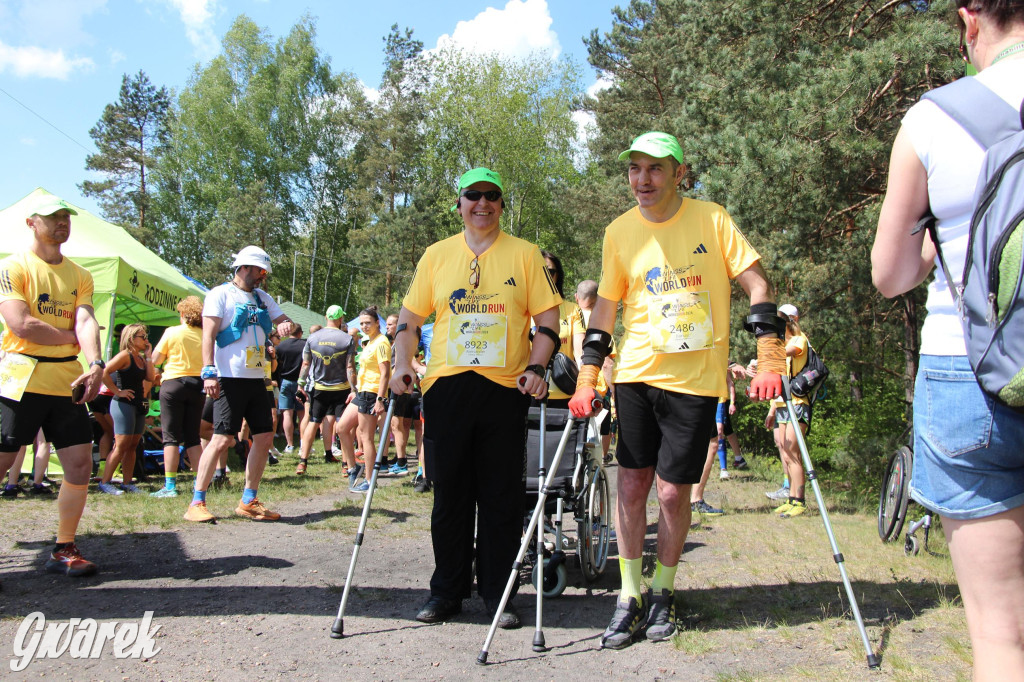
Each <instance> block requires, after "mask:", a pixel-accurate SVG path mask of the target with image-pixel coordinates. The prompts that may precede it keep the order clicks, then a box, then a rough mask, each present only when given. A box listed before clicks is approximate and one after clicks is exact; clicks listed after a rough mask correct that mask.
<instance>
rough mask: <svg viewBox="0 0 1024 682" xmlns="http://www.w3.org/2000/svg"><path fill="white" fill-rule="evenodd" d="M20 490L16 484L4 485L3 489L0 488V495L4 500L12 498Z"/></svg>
mask: <svg viewBox="0 0 1024 682" xmlns="http://www.w3.org/2000/svg"><path fill="white" fill-rule="evenodd" d="M20 492H21V488H19V487H18V486H16V485H8V486H5V487H4V489H3V490H0V497H2V498H3V499H5V500H13V499H14V498H16V497H17V496H18V493H20Z"/></svg>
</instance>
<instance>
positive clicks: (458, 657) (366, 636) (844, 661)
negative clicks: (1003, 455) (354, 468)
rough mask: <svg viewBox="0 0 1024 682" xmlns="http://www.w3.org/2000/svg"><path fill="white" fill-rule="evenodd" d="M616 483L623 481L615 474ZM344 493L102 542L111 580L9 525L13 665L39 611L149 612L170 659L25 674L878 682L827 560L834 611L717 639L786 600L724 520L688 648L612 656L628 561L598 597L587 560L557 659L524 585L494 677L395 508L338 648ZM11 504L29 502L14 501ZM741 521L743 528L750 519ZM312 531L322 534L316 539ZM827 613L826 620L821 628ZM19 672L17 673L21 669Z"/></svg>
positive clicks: (381, 517)
mask: <svg viewBox="0 0 1024 682" xmlns="http://www.w3.org/2000/svg"><path fill="white" fill-rule="evenodd" d="M611 472H612V474H613V475H614V468H613V469H612V470H611ZM736 485H740V484H739V483H737V484H736ZM750 485H755V484H754V483H751V484H750ZM756 485H757V486H758V487H760V486H761V484H760V483H757V484H756ZM612 487H613V490H614V485H613V486H612ZM733 490H736V489H735V488H734V489H733ZM734 494H735V493H734ZM336 497H337V495H324V496H319V497H316V498H312V499H306V500H300V501H296V502H292V503H289V504H285V505H280V506H278V507H276V508H277V509H278V510H279V511H281V512H282V513H283V514H284V515H285V518H284V519H283V520H282V521H281V522H279V523H273V524H258V523H252V522H245V521H240V520H228V521H225V522H221V523H219V524H218V525H216V526H209V525H201V526H187V527H179V528H174V529H171V530H167V531H162V530H154V531H151V532H142V533H134V534H119V535H112V536H94V537H92V538H89V539H88V546H89V549H90V551H89V553H88V556H90V557H95V558H96V559H97V561H99V562H101V565H102V571H101V572H100V573H99V574H98V575H96V576H94V577H90V578H84V579H79V580H69V579H66V578H63V577H59V576H53V575H48V574H45V573H43V572H41V571H40V570H39V567H40V565H41V563H42V561H43V557H44V556H45V553H46V552H47V551H48V550H49V546H50V545H49V543H50V541H51V537H52V536H51V535H50V533H52V527H51V526H52V521H50V520H49V519H50V518H52V516H49V515H48V520H47V522H45V523H41V524H38V529H36V530H32V528H33V526H31V525H29V524H24V523H22V524H16V526H15V527H16V529H17V530H16V532H17V534H18V537H17V540H18V542H17V543H13V542H12V538H11V536H10V533H11V532H12V529H11V527H10V526H9V527H7V528H6V529H0V540H2V541H3V546H4V547H11V546H12V544H13V545H14V547H13V549H11V550H9V551H7V552H6V553H5V556H3V557H2V560H0V561H2V563H0V580H2V583H3V591H2V592H0V615H2V620H0V651H3V652H4V658H9V657H10V656H11V653H12V644H13V642H14V639H15V632H16V630H17V628H18V626H19V625H20V623H21V619H22V618H23V617H24V616H25V615H26V614H28V613H30V612H33V611H42V612H43V613H44V614H45V615H46V617H47V618H48V619H50V620H55V621H60V620H64V621H67V619H69V618H90V617H91V618H95V619H97V620H99V619H104V620H106V619H114V620H132V621H136V622H137V621H138V619H140V618H141V616H142V614H143V612H144V611H147V610H151V611H154V612H155V615H154V624H155V625H159V626H160V631H159V634H158V636H157V639H156V641H157V644H158V646H160V647H161V651H160V652H159V653H158V654H157V655H156V656H154V657H152V658H150V659H148V660H115V659H114V658H113V656H112V655H111V654H110V648H109V647H107V649H106V650H105V652H104V656H103V658H102V659H101V660H74V659H71V658H70V657H68V656H66V655H65V656H64V657H62V658H60V659H57V660H37V661H34V662H32V663H31V664H30V665H29V667H28V669H27V670H26V671H25V672H24V673H20V674H16V675H15V676H14V677H15V678H22V677H24V678H27V677H33V678H40V677H41V678H44V679H57V678H70V679H74V680H91V679H104V680H143V679H145V680H200V679H209V680H220V679H225V680H228V679H230V680H238V679H258V680H259V679H315V680H328V679H360V680H370V679H374V680H385V679H465V678H471V679H524V678H529V679H587V678H595V679H600V678H611V679H622V678H636V679H663V678H664V679H672V678H676V679H681V678H684V677H685V678H686V679H688V680H703V679H718V680H721V679H786V678H790V679H791V678H792V677H794V675H795V676H797V677H804V678H806V677H810V678H812V679H821V678H829V679H864V678H865V677H867V676H869V672H868V671H867V669H866V667H865V666H864V663H863V661H864V657H863V651H862V650H861V651H858V649H857V647H858V646H859V644H858V640H857V639H856V637H855V630H854V629H853V624H852V621H849V620H836V621H828V620H821V619H820V615H821V614H820V612H821V611H822V610H828V609H832V611H833V613H837V612H841V611H842V606H841V605H840V604H839V602H838V594H837V585H838V574H837V572H836V571H835V567H834V564H832V563H831V561H828V562H823V564H822V565H823V566H824V568H823V569H821V575H820V577H819V578H818V581H816V582H814V583H813V584H814V585H815V586H816V587H815V588H814V589H815V590H816V591H814V592H811V593H809V597H808V600H809V602H815V600H817V602H819V603H808V604H806V605H804V606H802V607H801V609H802V611H801V612H800V614H802V615H800V616H799V617H798V618H795V619H791V620H790V621H789V625H788V626H787V627H785V628H774V627H760V628H759V627H749V626H748V627H736V628H719V629H717V630H716V631H715V632H714V633H708V632H706V631H704V630H703V629H702V628H701V625H700V621H701V618H702V616H701V615H700V614H701V613H702V612H706V611H707V609H708V608H710V607H711V606H712V603H713V602H720V603H724V602H728V601H729V600H733V599H739V600H746V601H749V602H750V603H751V604H753V607H752V611H751V612H750V613H749V615H748V614H747V613H745V614H744V615H743V620H744V621H746V620H748V619H749V621H750V622H751V623H753V624H754V625H756V623H758V622H764V623H768V622H769V621H772V620H773V615H772V613H773V612H772V611H771V608H770V606H769V605H770V603H771V602H772V600H775V599H777V598H778V597H779V595H780V594H783V593H785V591H786V589H787V586H786V585H784V584H783V585H781V586H779V585H759V584H758V580H757V578H756V576H755V577H749V576H743V575H736V576H730V575H729V571H730V568H729V567H730V565H731V564H732V563H733V562H734V561H735V559H736V555H735V552H736V549H735V548H734V547H731V546H730V545H729V543H728V542H726V541H725V540H726V535H725V534H724V533H723V529H722V528H721V527H720V526H718V525H708V524H702V525H699V526H698V527H696V528H695V529H694V531H693V532H692V533H691V536H690V538H689V541H688V542H687V547H686V552H685V554H684V564H683V567H682V568H681V570H680V578H679V579H677V580H678V581H679V582H677V584H680V585H683V584H685V583H686V581H687V576H686V573H687V572H688V571H689V570H690V568H688V567H696V566H701V567H704V568H709V569H712V570H713V571H720V572H721V582H720V584H718V585H713V584H708V583H706V582H704V583H702V588H701V589H699V590H694V591H693V592H692V593H691V594H688V595H687V596H686V597H685V599H686V601H687V608H686V609H684V611H685V612H686V613H684V614H682V617H683V619H684V622H685V624H686V625H687V626H688V628H689V630H688V632H686V633H684V636H683V637H681V638H680V640H679V641H677V642H676V643H675V644H672V643H662V644H658V645H655V644H652V643H649V642H640V643H638V644H636V645H634V646H632V647H630V648H629V649H626V650H624V651H621V652H612V651H601V650H599V649H598V643H599V637H600V632H601V631H602V630H603V628H604V627H605V626H606V625H607V621H608V618H609V617H610V614H611V612H612V609H613V603H614V599H615V593H614V590H615V589H617V587H618V571H617V567H616V566H615V565H614V563H611V564H610V570H609V571H608V572H607V573H606V575H605V576H604V577H603V578H601V579H600V580H599V581H598V582H597V583H596V584H594V585H591V586H585V585H584V584H583V582H582V578H581V576H580V573H579V570H578V568H576V567H575V566H572V565H570V571H569V586H568V588H567V589H566V591H565V594H564V595H562V596H561V597H559V598H557V599H552V600H547V601H546V602H545V611H544V634H545V636H546V641H547V644H548V645H549V646H550V647H551V648H550V650H549V651H548V652H546V653H535V652H533V651H532V648H531V643H532V640H533V635H534V632H533V631H534V627H533V626H534V622H535V621H534V619H535V608H534V604H535V594H534V592H533V590H532V588H530V587H524V588H523V589H522V590H521V594H520V596H519V597H518V598H517V604H518V606H519V609H520V612H521V613H522V616H523V620H524V627H523V628H522V629H521V630H518V631H511V632H508V631H500V630H499V631H498V634H497V636H496V637H495V639H494V643H493V644H492V646H491V650H490V658H489V660H490V665H488V666H486V667H479V666H477V665H476V664H475V661H476V657H477V654H478V653H479V651H480V648H481V646H482V644H483V641H484V637H485V635H486V632H487V626H488V625H489V619H488V618H487V617H486V615H485V613H484V610H483V604H482V602H481V601H480V600H479V599H478V598H474V599H473V600H467V601H466V602H465V605H464V610H463V614H462V615H461V616H460V617H458V618H457V619H455V620H454V621H453V622H451V623H448V624H444V625H434V626H428V625H423V624H420V623H417V622H416V621H414V620H413V617H414V616H415V614H416V611H417V610H418V609H419V607H420V606H421V605H422V604H423V603H424V602H425V601H426V599H427V597H428V581H429V576H430V571H431V570H432V567H433V558H432V554H431V549H430V542H429V537H428V535H427V534H426V533H425V532H424V531H423V530H422V528H423V527H425V523H424V519H423V518H422V514H413V515H407V514H403V513H385V512H384V510H380V511H379V514H378V521H379V525H380V526H381V528H380V529H375V530H372V531H370V532H369V533H368V534H367V537H366V541H365V542H364V544H363V546H362V549H361V552H360V561H359V566H358V569H357V572H356V577H355V581H354V583H355V585H356V588H355V589H354V591H353V594H352V596H351V598H350V600H349V604H348V609H347V615H346V618H345V634H346V637H345V638H344V639H341V640H334V639H330V638H329V629H330V626H331V624H332V622H333V620H334V615H335V613H336V610H337V608H338V603H339V600H340V597H341V585H342V583H343V581H344V576H345V573H346V571H347V569H348V564H349V559H350V556H351V551H352V544H351V542H352V534H351V533H344V534H342V533H339V532H336V531H332V530H324V529H323V528H324V527H326V526H329V525H330V522H331V521H332V518H333V517H337V516H339V515H354V514H357V513H358V512H356V511H354V510H353V509H352V508H346V509H340V510H339V509H332V507H333V501H334V499H335V498H336ZM9 509H14V507H4V510H5V511H6V510H9ZM325 510H327V511H325ZM52 513H53V512H50V514H52ZM739 517H740V515H739V514H736V515H733V517H732V518H733V519H734V522H741V521H742V519H741V518H739ZM652 518H653V515H652ZM726 518H730V517H723V519H726ZM333 520H335V521H337V519H336V518H333ZM813 523H814V524H817V525H818V530H819V531H820V521H819V520H818V519H817V518H815V519H814V520H813ZM307 524H315V525H314V526H313V528H314V529H310V528H309V527H307ZM410 527H412V528H414V530H413V531H412V532H410ZM417 529H418V530H417ZM5 536H6V537H5ZM822 542H824V540H822ZM769 547H771V545H770V544H769V543H768V542H767V541H766V544H765V545H764V546H761V547H757V548H749V550H750V551H752V552H755V553H756V552H764V551H770V550H768V549H767V548H769ZM816 549H822V548H816ZM612 550H613V552H614V544H613V546H612ZM613 562H614V559H613ZM570 563H571V562H570ZM829 566H831V568H828V567H829ZM825 571H829V572H828V573H826V572H825ZM818 583H820V585H818ZM789 587H790V589H791V588H792V583H791V584H790V586H789ZM820 602H824V603H825V605H824V606H823V605H822V604H821V603H820ZM829 602H831V603H832V604H831V606H829V605H828V603H829ZM868 611H869V613H870V612H871V608H870V607H868ZM816 612H818V614H819V618H815V617H814V614H815V613H816ZM866 617H868V618H870V615H869V616H866ZM727 620H728V621H729V622H736V621H735V619H732V618H728V619H727ZM875 625H877V622H876V623H875ZM822 630H834V631H832V632H822ZM880 636H881V635H880V630H879V628H878V627H875V626H873V628H872V637H873V638H874V639H875V641H877V639H878V638H879V637H880ZM2 665H3V666H4V669H5V670H4V671H5V672H7V669H6V668H7V664H6V662H5V663H3V664H2ZM870 677H872V678H875V679H888V678H889V671H884V672H883V673H881V674H878V673H870Z"/></svg>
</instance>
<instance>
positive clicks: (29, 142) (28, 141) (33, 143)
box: [18, 137, 36, 147]
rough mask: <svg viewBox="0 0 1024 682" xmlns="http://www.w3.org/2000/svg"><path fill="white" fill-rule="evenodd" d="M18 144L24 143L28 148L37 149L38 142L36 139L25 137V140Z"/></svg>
mask: <svg viewBox="0 0 1024 682" xmlns="http://www.w3.org/2000/svg"><path fill="white" fill-rule="evenodd" d="M18 142H20V143H22V144H23V145H25V146H26V147H35V146H36V140H35V138H34V137H23V138H21V139H19V140H18Z"/></svg>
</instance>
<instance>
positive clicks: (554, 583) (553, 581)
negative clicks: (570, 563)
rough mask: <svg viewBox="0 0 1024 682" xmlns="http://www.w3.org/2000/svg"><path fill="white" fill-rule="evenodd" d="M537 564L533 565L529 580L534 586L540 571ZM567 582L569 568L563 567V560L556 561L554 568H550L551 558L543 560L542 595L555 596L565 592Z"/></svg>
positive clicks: (537, 581) (538, 579)
mask: <svg viewBox="0 0 1024 682" xmlns="http://www.w3.org/2000/svg"><path fill="white" fill-rule="evenodd" d="M539 568H540V567H539V566H534V567H533V574H532V576H531V578H530V579H531V580H532V581H533V586H534V587H535V588H536V587H537V584H538V583H539V582H540V571H539V570H538V569H539ZM568 584H569V570H568V569H567V568H566V567H565V563H564V562H558V563H556V564H555V569H554V570H551V558H550V557H549V558H547V559H545V560H544V596H545V597H547V598H552V597H557V596H559V595H560V594H562V593H563V592H565V586H566V585H568Z"/></svg>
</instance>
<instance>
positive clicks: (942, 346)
mask: <svg viewBox="0 0 1024 682" xmlns="http://www.w3.org/2000/svg"><path fill="white" fill-rule="evenodd" d="M975 78H977V79H978V80H979V81H981V82H982V83H983V84H985V85H986V86H987V87H988V88H990V89H991V90H992V91H994V92H995V93H996V94H998V95H999V96H1000V97H1002V98H1003V99H1004V100H1006V102H1007V103H1008V104H1010V105H1011V106H1012V107H1013V108H1014V109H1019V108H1020V104H1021V100H1022V99H1024V60H1022V59H1007V60H1004V61H1001V62H999V63H997V64H994V65H993V66H990V67H988V68H987V69H985V70H984V71H982V72H981V73H980V74H978V75H977V76H975ZM903 128H904V130H906V132H907V133H908V135H909V138H910V143H911V145H912V146H913V147H914V151H915V152H916V153H917V158H919V159H920V160H921V163H922V164H923V165H924V168H925V171H926V172H927V173H928V202H929V204H930V205H931V209H932V213H933V214H934V215H935V217H936V219H937V221H936V226H937V227H938V231H939V240H940V241H941V242H942V255H943V256H944V257H945V259H946V265H948V266H949V272H950V274H952V275H953V277H954V278H955V279H956V280H957V282H956V283H957V284H959V280H960V278H961V276H962V275H963V271H964V259H965V257H966V252H967V233H968V230H969V229H970V221H971V214H972V211H973V208H974V191H975V187H976V185H977V181H978V173H979V172H980V171H981V162H982V159H983V157H984V155H985V152H984V150H983V149H982V148H981V147H980V146H979V145H978V143H977V142H975V141H974V138H972V137H971V136H970V135H968V134H967V131H965V130H964V129H963V128H961V127H960V125H959V124H958V123H956V121H954V120H953V119H952V118H950V117H949V116H948V115H946V113H945V112H943V111H942V110H941V109H939V107H938V105H936V104H935V103H934V102H930V101H928V100H921V101H920V102H918V103H917V104H915V105H914V106H913V107H911V108H910V110H909V111H908V112H907V115H906V116H904V118H903ZM925 239H928V237H927V236H925ZM926 307H927V309H928V316H927V317H926V318H925V321H924V328H923V329H922V330H921V354H922V355H966V354H967V347H966V345H965V344H964V334H963V327H962V326H961V323H960V313H959V312H958V311H957V309H956V304H954V303H953V297H952V295H951V294H950V293H949V287H948V286H947V284H946V277H945V275H944V274H943V272H942V268H941V267H940V266H939V260H938V258H936V259H935V279H934V280H933V281H932V282H931V283H930V284H929V285H928V300H927V303H926Z"/></svg>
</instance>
